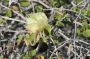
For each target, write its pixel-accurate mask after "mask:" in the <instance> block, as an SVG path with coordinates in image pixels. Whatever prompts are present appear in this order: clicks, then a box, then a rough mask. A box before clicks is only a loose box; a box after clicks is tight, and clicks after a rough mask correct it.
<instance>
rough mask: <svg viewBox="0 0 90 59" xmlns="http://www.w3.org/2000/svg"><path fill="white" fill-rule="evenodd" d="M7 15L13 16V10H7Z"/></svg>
mask: <svg viewBox="0 0 90 59" xmlns="http://www.w3.org/2000/svg"><path fill="white" fill-rule="evenodd" d="M6 16H8V17H11V16H12V11H11V10H10V9H7V10H6Z"/></svg>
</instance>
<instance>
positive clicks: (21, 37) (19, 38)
mask: <svg viewBox="0 0 90 59" xmlns="http://www.w3.org/2000/svg"><path fill="white" fill-rule="evenodd" d="M22 39H23V36H22V35H18V39H17V42H18V44H19V43H20V42H21V40H22Z"/></svg>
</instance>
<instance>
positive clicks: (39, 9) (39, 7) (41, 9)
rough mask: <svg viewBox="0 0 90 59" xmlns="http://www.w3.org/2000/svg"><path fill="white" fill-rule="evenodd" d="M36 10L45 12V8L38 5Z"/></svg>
mask: <svg viewBox="0 0 90 59" xmlns="http://www.w3.org/2000/svg"><path fill="white" fill-rule="evenodd" d="M35 10H36V12H42V11H43V6H41V5H37V6H36V7H35Z"/></svg>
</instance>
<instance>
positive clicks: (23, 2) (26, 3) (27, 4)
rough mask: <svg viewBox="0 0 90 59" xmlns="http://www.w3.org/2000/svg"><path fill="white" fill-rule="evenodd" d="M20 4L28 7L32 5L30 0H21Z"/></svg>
mask: <svg viewBox="0 0 90 59" xmlns="http://www.w3.org/2000/svg"><path fill="white" fill-rule="evenodd" d="M20 5H21V6H22V7H27V6H29V5H30V3H29V2H28V1H21V2H20Z"/></svg>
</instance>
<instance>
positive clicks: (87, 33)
mask: <svg viewBox="0 0 90 59" xmlns="http://www.w3.org/2000/svg"><path fill="white" fill-rule="evenodd" d="M83 36H84V37H87V38H88V37H90V30H89V29H87V30H86V31H84V32H83Z"/></svg>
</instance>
